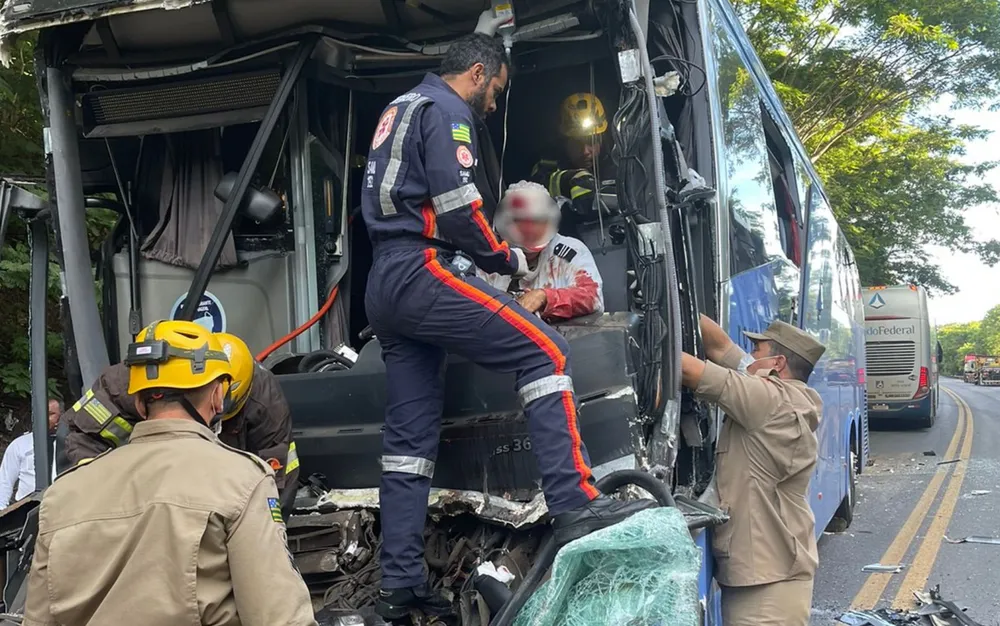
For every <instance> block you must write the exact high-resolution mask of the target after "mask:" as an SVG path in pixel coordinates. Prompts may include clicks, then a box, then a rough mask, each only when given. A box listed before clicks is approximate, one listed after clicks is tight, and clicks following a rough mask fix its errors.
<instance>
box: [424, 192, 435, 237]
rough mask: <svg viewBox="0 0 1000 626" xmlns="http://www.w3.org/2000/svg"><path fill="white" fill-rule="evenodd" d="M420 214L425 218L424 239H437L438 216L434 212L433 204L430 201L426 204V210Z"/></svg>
mask: <svg viewBox="0 0 1000 626" xmlns="http://www.w3.org/2000/svg"><path fill="white" fill-rule="evenodd" d="M420 213H421V215H423V218H424V232H423V235H424V237H427V238H428V239H435V238H436V237H437V214H436V213H435V212H434V205H433V204H431V201H430V200H428V201H426V202H424V208H423V210H421V212H420Z"/></svg>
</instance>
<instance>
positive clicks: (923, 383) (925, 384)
mask: <svg viewBox="0 0 1000 626" xmlns="http://www.w3.org/2000/svg"><path fill="white" fill-rule="evenodd" d="M928 379H929V373H928V371H927V368H926V367H921V368H920V381H919V382H918V383H917V393H915V394H913V399H914V400H916V399H917V398H923V397H924V396H926V395H927V394H928V393H930V392H931V385H930V381H929V380H928Z"/></svg>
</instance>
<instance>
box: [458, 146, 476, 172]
mask: <svg viewBox="0 0 1000 626" xmlns="http://www.w3.org/2000/svg"><path fill="white" fill-rule="evenodd" d="M455 158H457V159H458V164H459V165H461V166H462V167H465V168H469V167H472V166H473V165H474V164H475V163H476V159H475V158H473V156H472V151H471V150H469V149H468V148H467V147H465V146H459V147H458V149H457V150H455Z"/></svg>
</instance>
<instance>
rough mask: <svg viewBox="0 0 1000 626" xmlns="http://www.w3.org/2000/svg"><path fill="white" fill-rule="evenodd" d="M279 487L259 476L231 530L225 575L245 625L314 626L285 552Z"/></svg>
mask: <svg viewBox="0 0 1000 626" xmlns="http://www.w3.org/2000/svg"><path fill="white" fill-rule="evenodd" d="M287 540H288V539H287V535H286V531H285V524H284V522H283V521H282V518H281V513H280V510H279V505H278V489H277V488H276V487H275V486H274V479H273V478H272V477H271V476H270V474H268V475H266V476H263V477H262V478H261V481H260V483H259V484H258V485H257V488H256V489H254V491H253V494H251V496H250V499H249V501H248V502H247V505H246V507H245V508H244V510H243V511H242V512H241V513H240V516H239V517H238V518H237V519H236V521H235V522H233V524H232V526H231V528H230V529H229V537H228V540H227V546H228V551H229V575H230V576H231V577H232V581H233V596H234V598H235V600H236V612H237V613H238V614H239V618H240V623H241V624H244V625H245V626H272V625H273V624H283V625H288V626H316V619H315V617H314V616H313V610H312V602H311V601H310V598H309V590H308V589H307V588H306V585H305V583H304V582H302V577H301V576H300V575H299V572H298V570H296V569H295V565H294V563H293V562H292V555H291V553H290V552H289V551H288V546H287V545H286V542H287Z"/></svg>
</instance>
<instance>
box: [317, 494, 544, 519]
mask: <svg viewBox="0 0 1000 626" xmlns="http://www.w3.org/2000/svg"><path fill="white" fill-rule="evenodd" d="M329 506H332V507H335V508H337V509H370V510H376V509H378V508H379V507H378V489H331V490H330V491H327V492H326V493H324V494H323V495H322V496H320V497H319V500H317V501H316V505H315V506H314V507H312V508H313V509H315V510H319V509H322V508H324V507H329ZM427 507H428V511H429V513H430V515H431V517H433V518H435V519H437V517H436V516H452V515H460V514H462V513H469V514H472V515H475V516H476V517H478V518H480V519H483V520H486V521H490V522H495V523H497V524H503V525H504V526H509V527H511V528H523V527H525V526H531V525H533V524H537V523H538V522H540V521H541V520H542V518H544V517H545V514H546V513H548V508H547V507H546V506H545V497H544V496H543V495H542V494H541V493H539V494H538V495H536V496H535V497H534V498H533V499H532V500H531V501H530V502H515V501H512V500H507V499H505V498H499V497H496V496H490V495H487V494H484V493H482V492H480V491H462V490H458V489H431V493H430V496H429V497H428V498H427Z"/></svg>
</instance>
